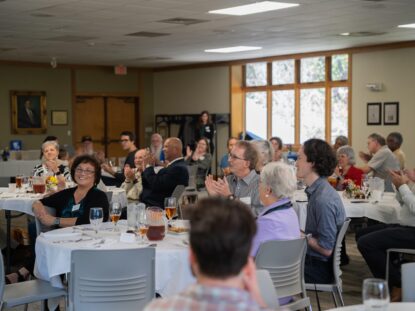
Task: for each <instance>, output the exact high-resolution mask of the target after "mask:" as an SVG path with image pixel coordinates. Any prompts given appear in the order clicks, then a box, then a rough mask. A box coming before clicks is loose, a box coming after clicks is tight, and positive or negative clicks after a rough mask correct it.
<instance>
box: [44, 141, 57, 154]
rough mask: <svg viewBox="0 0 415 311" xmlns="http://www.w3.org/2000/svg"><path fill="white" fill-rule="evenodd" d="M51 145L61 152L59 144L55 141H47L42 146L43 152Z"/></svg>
mask: <svg viewBox="0 0 415 311" xmlns="http://www.w3.org/2000/svg"><path fill="white" fill-rule="evenodd" d="M49 145H52V146H53V147H55V149H56V150H57V151H58V152H59V144H58V143H57V142H56V141H55V140H47V141H45V142H44V143H43V144H42V151H43V150H45V148H46V147H47V146H49Z"/></svg>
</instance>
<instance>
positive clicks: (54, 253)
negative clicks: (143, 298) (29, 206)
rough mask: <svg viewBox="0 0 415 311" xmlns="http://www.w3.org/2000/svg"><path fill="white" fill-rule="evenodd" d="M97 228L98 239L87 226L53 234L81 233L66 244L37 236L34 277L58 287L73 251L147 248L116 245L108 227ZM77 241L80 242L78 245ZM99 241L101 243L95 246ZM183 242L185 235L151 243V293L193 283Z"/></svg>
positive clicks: (117, 241)
mask: <svg viewBox="0 0 415 311" xmlns="http://www.w3.org/2000/svg"><path fill="white" fill-rule="evenodd" d="M124 224H125V221H120V222H119V226H120V231H121V232H122V231H125V230H126V229H127V228H126V226H125V225H124ZM101 226H102V228H103V229H104V230H102V233H101V234H100V233H99V234H98V237H96V236H94V233H93V232H92V231H91V230H89V229H90V228H91V227H90V225H83V226H75V227H70V228H64V229H58V230H54V231H55V232H56V234H59V233H60V232H68V230H69V231H73V230H75V232H82V236H81V237H79V236H78V237H77V238H76V239H75V240H69V241H65V240H62V241H59V240H57V241H58V242H57V241H56V239H50V238H47V236H46V235H45V234H41V235H40V236H39V237H38V238H37V240H36V247H35V248H36V263H35V271H34V272H35V276H36V277H37V278H39V279H42V280H45V281H50V282H51V284H52V286H55V287H62V283H61V279H60V275H61V274H66V273H69V272H71V271H70V270H71V269H70V268H71V262H70V261H71V252H72V251H73V250H75V249H129V248H139V247H147V246H148V245H145V246H143V245H142V244H140V243H139V242H134V243H125V242H120V236H119V235H117V234H113V233H111V232H109V231H108V228H109V227H111V226H112V224H111V223H104V224H102V225H101ZM74 228H75V229H74ZM78 230H79V231H78ZM92 236H93V237H94V238H92ZM79 239H82V240H81V241H79ZM102 240H103V241H104V242H103V243H99V241H102ZM187 241H188V235H187V234H184V235H183V234H172V233H167V234H166V237H165V238H164V240H162V241H157V242H151V243H153V244H156V245H157V246H156V260H155V274H156V275H155V289H156V292H157V293H158V294H160V295H161V296H163V297H168V296H171V295H173V294H176V293H178V292H180V291H182V290H183V289H185V288H186V287H187V286H188V285H190V284H192V283H194V282H195V278H194V277H193V275H192V273H191V270H190V265H189V248H188V244H187V243H186V242H187Z"/></svg>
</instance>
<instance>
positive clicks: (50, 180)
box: [46, 176, 58, 191]
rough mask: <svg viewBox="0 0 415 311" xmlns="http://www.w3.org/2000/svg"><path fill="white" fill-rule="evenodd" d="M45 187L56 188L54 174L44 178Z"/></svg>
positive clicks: (56, 182) (48, 188) (54, 189)
mask: <svg viewBox="0 0 415 311" xmlns="http://www.w3.org/2000/svg"><path fill="white" fill-rule="evenodd" d="M46 189H47V190H48V191H56V190H58V178H56V177H55V176H48V177H47V178H46Z"/></svg>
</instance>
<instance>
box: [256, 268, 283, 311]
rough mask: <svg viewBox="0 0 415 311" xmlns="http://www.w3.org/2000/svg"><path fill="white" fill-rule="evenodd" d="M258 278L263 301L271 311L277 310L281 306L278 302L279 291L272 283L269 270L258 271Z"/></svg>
mask: <svg viewBox="0 0 415 311" xmlns="http://www.w3.org/2000/svg"><path fill="white" fill-rule="evenodd" d="M256 278H257V281H258V286H259V292H260V293H261V296H262V299H264V302H265V303H266V304H267V306H268V308H270V309H274V310H275V309H277V308H278V307H279V306H280V304H279V302H278V295H277V291H276V290H275V287H274V284H273V283H272V279H271V275H270V274H269V272H268V271H267V270H256Z"/></svg>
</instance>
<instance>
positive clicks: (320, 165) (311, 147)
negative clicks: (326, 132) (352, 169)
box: [303, 138, 337, 177]
mask: <svg viewBox="0 0 415 311" xmlns="http://www.w3.org/2000/svg"><path fill="white" fill-rule="evenodd" d="M303 150H304V154H305V155H306V156H307V162H310V163H313V170H314V171H315V172H316V173H317V174H318V175H319V176H323V177H327V176H330V175H332V174H333V172H334V169H335V168H336V165H337V158H336V154H335V153H334V150H333V148H332V147H331V146H330V145H329V144H328V143H327V142H325V141H324V140H321V139H317V138H312V139H309V140H307V141H306V142H305V143H304V144H303Z"/></svg>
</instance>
